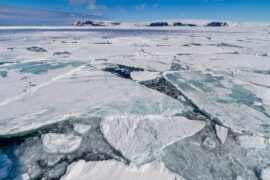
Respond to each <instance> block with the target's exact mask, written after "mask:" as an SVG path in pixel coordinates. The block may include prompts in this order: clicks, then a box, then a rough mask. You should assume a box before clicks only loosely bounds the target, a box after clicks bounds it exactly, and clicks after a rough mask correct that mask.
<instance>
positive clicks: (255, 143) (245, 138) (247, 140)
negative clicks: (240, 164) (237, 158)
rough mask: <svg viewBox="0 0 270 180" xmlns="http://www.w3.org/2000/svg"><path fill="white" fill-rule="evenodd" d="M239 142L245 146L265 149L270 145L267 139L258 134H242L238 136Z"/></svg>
mask: <svg viewBox="0 0 270 180" xmlns="http://www.w3.org/2000/svg"><path fill="white" fill-rule="evenodd" d="M237 140H238V142H239V143H240V145H241V146H243V147H244V148H247V149H248V148H255V149H264V148H266V147H267V146H268V142H267V139H266V138H264V137H258V136H249V135H242V136H238V137H237Z"/></svg>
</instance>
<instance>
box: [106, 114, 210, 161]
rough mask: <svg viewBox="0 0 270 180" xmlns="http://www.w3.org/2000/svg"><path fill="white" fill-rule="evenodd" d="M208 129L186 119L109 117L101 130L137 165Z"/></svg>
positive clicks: (111, 142)
mask: <svg viewBox="0 0 270 180" xmlns="http://www.w3.org/2000/svg"><path fill="white" fill-rule="evenodd" d="M204 126H205V123H204V122H203V121H195V120H188V119H186V118H184V117H162V116H129V115H127V116H115V117H107V118H105V120H104V121H102V123H101V129H102V132H103V134H104V136H105V138H106V139H107V140H108V142H109V143H110V144H111V145H112V146H114V147H115V148H116V149H118V150H120V151H121V152H122V154H123V155H124V156H125V157H126V158H128V159H129V160H131V161H132V162H134V163H135V164H143V163H144V162H146V161H149V160H152V159H153V158H154V156H155V155H156V154H157V153H159V151H160V150H162V149H163V148H165V147H167V146H169V145H170V144H172V143H174V142H176V141H179V140H181V139H183V138H186V137H188V136H192V135H194V134H195V133H197V132H198V131H200V130H201V129H203V127H204Z"/></svg>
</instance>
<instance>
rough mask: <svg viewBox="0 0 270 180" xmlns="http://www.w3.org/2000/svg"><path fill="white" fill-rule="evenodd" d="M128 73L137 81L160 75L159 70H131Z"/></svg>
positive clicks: (151, 78)
mask: <svg viewBox="0 0 270 180" xmlns="http://www.w3.org/2000/svg"><path fill="white" fill-rule="evenodd" d="M130 75H131V78H132V79H133V80H134V81H138V82H140V81H149V80H153V79H156V78H158V77H160V73H159V72H149V71H141V72H131V74H130Z"/></svg>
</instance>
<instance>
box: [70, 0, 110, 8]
mask: <svg viewBox="0 0 270 180" xmlns="http://www.w3.org/2000/svg"><path fill="white" fill-rule="evenodd" d="M69 3H70V4H72V5H81V4H87V5H88V8H89V9H92V10H95V9H107V6H105V5H99V4H97V2H96V0H69Z"/></svg>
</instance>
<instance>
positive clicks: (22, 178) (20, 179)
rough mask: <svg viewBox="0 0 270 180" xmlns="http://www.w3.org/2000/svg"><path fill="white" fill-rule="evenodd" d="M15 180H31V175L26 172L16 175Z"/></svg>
mask: <svg viewBox="0 0 270 180" xmlns="http://www.w3.org/2000/svg"><path fill="white" fill-rule="evenodd" d="M13 180H30V177H29V175H28V174H27V173H24V174H21V175H19V176H17V177H15V178H14V179H13Z"/></svg>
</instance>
